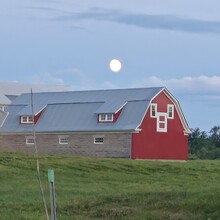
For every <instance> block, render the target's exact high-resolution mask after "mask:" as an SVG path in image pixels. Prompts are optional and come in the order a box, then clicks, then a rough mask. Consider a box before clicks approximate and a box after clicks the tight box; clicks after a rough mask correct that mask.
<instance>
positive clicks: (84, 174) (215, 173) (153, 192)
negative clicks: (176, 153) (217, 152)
mask: <svg viewBox="0 0 220 220" xmlns="http://www.w3.org/2000/svg"><path fill="white" fill-rule="evenodd" d="M40 167H41V178H42V181H43V184H44V188H45V195H46V200H47V203H48V209H49V207H50V204H49V190H48V182H47V170H48V169H49V168H53V169H54V171H55V187H56V205H57V219H58V220H60V219H67V220H68V219H69V220H70V219H71V220H72V219H82V220H87V219H132V220H133V219H134V220H136V219H137V220H139V219H155V220H156V219H170V220H180V219H182V220H186V219H190V220H191V219H192V220H193V219H196V220H197V219H198V220H203V219H204V220H208V219H209V220H214V219H220V160H216V161H204V160H202V161H200V160H194V161H188V162H186V163H178V162H156V161H144V160H140V161H135V160H126V159H103V158H85V157H84V158H83V157H61V156H49V157H41V158H40ZM36 176H37V175H36V161H35V158H34V157H31V156H28V155H24V154H15V153H0V219H1V220H6V219H10V220H13V219H15V220H21V219H22V220H24V219H38V220H41V219H46V218H45V214H44V209H43V205H42V202H41V197H40V190H39V186H38V181H37V177H36Z"/></svg>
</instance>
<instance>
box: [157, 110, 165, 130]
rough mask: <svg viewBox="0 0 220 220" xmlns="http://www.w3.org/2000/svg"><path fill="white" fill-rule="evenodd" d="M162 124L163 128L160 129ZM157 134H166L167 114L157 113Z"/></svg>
mask: <svg viewBox="0 0 220 220" xmlns="http://www.w3.org/2000/svg"><path fill="white" fill-rule="evenodd" d="M160 116H163V117H164V119H165V120H164V121H160ZM161 123H164V128H160V124H161ZM157 132H167V113H164V112H158V113H157Z"/></svg>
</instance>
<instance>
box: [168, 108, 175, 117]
mask: <svg viewBox="0 0 220 220" xmlns="http://www.w3.org/2000/svg"><path fill="white" fill-rule="evenodd" d="M167 114H168V118H169V119H173V118H174V105H167Z"/></svg>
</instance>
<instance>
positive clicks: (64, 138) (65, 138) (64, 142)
mask: <svg viewBox="0 0 220 220" xmlns="http://www.w3.org/2000/svg"><path fill="white" fill-rule="evenodd" d="M68 143H69V141H68V137H66V136H63V137H59V144H68Z"/></svg>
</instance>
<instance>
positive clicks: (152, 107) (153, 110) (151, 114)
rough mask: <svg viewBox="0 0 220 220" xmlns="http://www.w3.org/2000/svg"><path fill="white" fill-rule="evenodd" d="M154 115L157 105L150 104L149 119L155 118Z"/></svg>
mask: <svg viewBox="0 0 220 220" xmlns="http://www.w3.org/2000/svg"><path fill="white" fill-rule="evenodd" d="M156 115H157V104H156V103H152V104H151V105H150V117H151V118H156Z"/></svg>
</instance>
